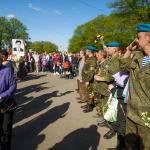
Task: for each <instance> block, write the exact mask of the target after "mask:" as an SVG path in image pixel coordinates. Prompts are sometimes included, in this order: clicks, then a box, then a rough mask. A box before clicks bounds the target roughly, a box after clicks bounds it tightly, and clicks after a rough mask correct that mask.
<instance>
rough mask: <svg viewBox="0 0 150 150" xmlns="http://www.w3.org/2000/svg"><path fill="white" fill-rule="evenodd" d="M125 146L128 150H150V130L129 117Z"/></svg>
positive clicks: (127, 119)
mask: <svg viewBox="0 0 150 150" xmlns="http://www.w3.org/2000/svg"><path fill="white" fill-rule="evenodd" d="M125 144H126V149H127V150H150V128H148V127H146V126H141V125H139V124H137V123H135V122H134V121H132V120H131V119H130V118H128V117H127V118H126V135H125Z"/></svg>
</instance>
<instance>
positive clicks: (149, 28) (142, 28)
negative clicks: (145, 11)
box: [136, 23, 150, 32]
mask: <svg viewBox="0 0 150 150" xmlns="http://www.w3.org/2000/svg"><path fill="white" fill-rule="evenodd" d="M136 28H137V31H138V32H150V24H146V23H141V24H139V25H137V27H136Z"/></svg>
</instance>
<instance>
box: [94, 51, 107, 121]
mask: <svg viewBox="0 0 150 150" xmlns="http://www.w3.org/2000/svg"><path fill="white" fill-rule="evenodd" d="M106 57H107V52H106V51H104V50H99V52H98V53H97V59H98V60H99V61H100V64H99V65H98V66H97V68H96V73H95V76H101V77H104V76H105V75H107V74H108V68H109V61H108V60H106ZM108 84H109V83H108V82H99V81H95V83H94V85H93V87H94V103H95V106H96V110H97V114H96V115H93V117H95V118H98V119H97V122H103V121H104V119H103V106H104V105H105V104H106V102H107V100H108V97H109V95H110V93H109V92H108V91H107V89H108Z"/></svg>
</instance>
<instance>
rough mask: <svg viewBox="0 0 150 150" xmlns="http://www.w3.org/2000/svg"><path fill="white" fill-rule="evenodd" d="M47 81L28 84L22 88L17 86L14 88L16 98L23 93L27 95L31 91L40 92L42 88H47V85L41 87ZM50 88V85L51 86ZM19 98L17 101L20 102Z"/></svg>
mask: <svg viewBox="0 0 150 150" xmlns="http://www.w3.org/2000/svg"><path fill="white" fill-rule="evenodd" d="M47 83H48V82H43V83H40V84H34V85H30V86H26V87H24V88H19V89H17V90H16V93H15V96H16V97H17V98H20V97H22V96H24V95H28V94H30V93H32V92H40V91H42V90H45V89H48V87H43V85H44V84H47ZM51 88H52V87H51ZM20 100H21V99H19V101H18V102H20Z"/></svg>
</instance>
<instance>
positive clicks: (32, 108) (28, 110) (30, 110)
mask: <svg viewBox="0 0 150 150" xmlns="http://www.w3.org/2000/svg"><path fill="white" fill-rule="evenodd" d="M57 93H58V91H53V92H52V93H48V94H44V95H41V96H39V97H36V98H33V97H30V98H26V97H24V96H23V97H22V98H21V99H22V100H23V101H24V102H23V103H25V102H28V103H27V104H22V105H18V106H17V109H16V111H15V117H14V121H13V122H14V123H17V122H19V121H21V120H23V119H25V118H28V117H30V116H32V115H34V114H36V113H39V112H40V111H43V110H44V109H46V108H48V107H49V106H50V105H51V103H52V101H47V100H48V99H50V98H52V97H57ZM29 101H30V102H29Z"/></svg>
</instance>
